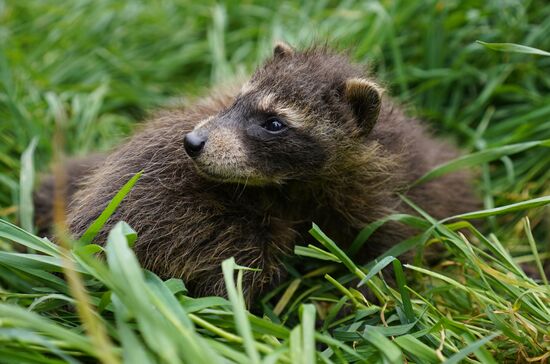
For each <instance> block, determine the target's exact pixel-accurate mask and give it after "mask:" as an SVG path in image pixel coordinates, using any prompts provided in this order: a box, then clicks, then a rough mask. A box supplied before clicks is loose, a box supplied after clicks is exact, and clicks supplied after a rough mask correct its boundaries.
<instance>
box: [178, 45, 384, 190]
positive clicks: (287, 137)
mask: <svg viewBox="0 0 550 364" xmlns="http://www.w3.org/2000/svg"><path fill="white" fill-rule="evenodd" d="M381 97H382V89H381V87H379V86H378V85H377V84H376V83H374V82H373V81H372V80H370V79H367V78H365V76H364V72H363V70H362V69H361V68H360V67H358V66H356V65H353V64H351V63H350V62H349V60H348V59H347V58H346V57H345V56H343V55H341V54H336V53H331V52H330V51H328V50H327V49H325V48H312V49H308V50H305V51H303V52H299V51H295V50H294V49H293V48H291V47H290V46H289V45H287V44H284V43H280V44H277V45H276V46H275V48H274V50H273V56H272V57H271V59H269V60H268V61H267V62H266V63H265V64H264V65H263V66H261V67H260V68H258V69H257V70H256V71H255V73H254V74H253V76H252V78H251V79H250V80H249V81H248V82H247V83H246V84H244V86H243V87H242V89H241V90H240V92H239V94H238V95H237V96H236V98H235V100H234V102H233V104H232V105H231V106H230V107H228V108H227V109H225V110H222V111H221V112H220V113H218V114H217V115H215V116H212V117H210V118H208V119H206V120H202V121H200V122H199V123H198V124H197V125H196V126H195V128H194V130H193V131H192V132H190V133H188V134H187V135H186V136H185V138H184V145H185V150H186V152H187V154H188V155H189V156H190V157H191V158H192V160H193V162H194V163H195V165H196V167H197V168H198V171H199V173H201V174H203V175H205V176H206V177H208V178H211V179H214V180H218V181H222V182H233V183H246V184H250V185H266V184H281V183H284V182H285V181H289V180H298V181H308V180H314V179H315V178H317V176H319V175H320V174H321V173H322V171H324V170H330V169H334V168H335V167H336V166H335V164H337V163H338V157H339V156H342V155H344V154H343V153H346V152H350V151H352V150H353V148H354V146H358V145H361V144H362V143H364V138H365V136H367V135H368V134H369V133H370V131H371V130H372V128H373V127H374V125H375V123H376V121H377V119H378V114H379V111H380V106H381Z"/></svg>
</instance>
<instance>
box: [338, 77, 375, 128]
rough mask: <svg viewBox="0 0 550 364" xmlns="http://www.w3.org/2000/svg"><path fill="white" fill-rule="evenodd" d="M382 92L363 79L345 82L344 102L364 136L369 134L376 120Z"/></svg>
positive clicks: (372, 83)
mask: <svg viewBox="0 0 550 364" xmlns="http://www.w3.org/2000/svg"><path fill="white" fill-rule="evenodd" d="M383 91H384V90H383V89H382V88H381V87H380V86H378V85H377V84H376V83H374V82H372V81H369V80H366V79H364V78H350V79H348V80H346V86H345V90H344V95H345V98H346V101H347V102H348V103H349V105H350V106H351V109H352V110H353V114H354V116H355V119H356V120H357V123H358V124H359V125H360V126H361V128H362V129H363V131H364V133H365V134H368V133H370V131H371V130H372V128H373V127H374V125H375V124H376V121H377V120H378V114H380V107H381V106H382V93H383Z"/></svg>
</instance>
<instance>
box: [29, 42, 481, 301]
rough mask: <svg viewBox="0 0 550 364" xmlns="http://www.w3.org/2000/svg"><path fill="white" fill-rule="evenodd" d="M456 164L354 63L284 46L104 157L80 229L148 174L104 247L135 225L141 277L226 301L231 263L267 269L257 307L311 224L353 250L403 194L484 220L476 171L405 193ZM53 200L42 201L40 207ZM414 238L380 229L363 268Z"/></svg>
mask: <svg viewBox="0 0 550 364" xmlns="http://www.w3.org/2000/svg"><path fill="white" fill-rule="evenodd" d="M456 156H457V151H456V150H455V149H454V148H453V147H451V146H450V145H448V144H447V143H445V142H442V141H440V140H438V139H435V138H434V137H433V136H431V135H430V134H429V133H428V132H427V131H426V129H425V128H424V127H423V126H422V124H421V122H420V121H418V120H416V119H413V118H409V117H407V116H405V115H404V114H403V112H402V111H401V110H400V109H399V108H398V107H397V106H396V105H395V104H394V103H393V102H392V101H391V100H390V99H389V98H387V97H385V96H384V95H383V89H382V87H381V86H380V85H379V84H378V83H377V81H376V80H375V79H374V78H373V77H372V76H371V75H368V74H366V72H365V71H364V70H363V68H362V67H360V66H358V65H355V64H353V63H351V62H350V61H349V60H348V58H347V57H346V56H344V55H342V54H340V53H336V52H332V51H330V50H329V49H326V48H324V47H322V48H310V49H306V50H303V51H297V50H294V49H293V48H291V47H290V46H288V45H286V44H278V45H277V46H276V47H275V48H274V51H273V56H272V57H271V58H270V59H269V60H267V61H266V62H265V63H264V64H263V65H262V66H260V67H259V68H258V69H257V70H256V71H255V73H254V74H253V75H252V77H251V78H250V80H249V81H248V82H246V83H245V84H244V85H242V87H240V88H239V89H236V90H232V91H223V92H221V91H216V90H215V89H214V90H213V92H212V93H211V94H210V95H209V96H205V97H204V98H202V99H200V100H198V102H196V104H195V105H194V106H192V107H190V108H188V109H185V110H184V109H173V110H167V111H164V112H161V114H160V115H159V116H157V117H156V118H155V119H154V120H151V121H149V122H148V123H146V124H145V125H144V127H143V128H142V129H141V130H140V131H139V132H137V134H135V135H134V136H133V137H132V138H130V139H129V140H128V141H127V142H126V143H124V144H123V145H122V146H120V147H119V148H118V149H116V150H115V151H113V152H112V153H110V154H109V155H107V156H105V157H103V158H102V159H101V161H98V160H97V158H95V159H94V161H93V163H95V168H87V169H86V171H87V172H86V173H85V174H86V178H85V183H83V184H82V185H81V186H78V191H77V192H76V193H75V194H74V197H72V202H71V204H70V208H69V225H70V229H71V231H72V233H74V235H75V236H77V237H78V236H80V235H81V234H82V233H83V232H84V231H85V230H86V228H87V227H88V226H89V225H90V224H91V222H92V221H93V220H94V219H95V218H97V217H98V215H99V214H100V213H101V211H102V210H103V209H104V208H105V206H106V205H107V203H108V201H109V200H110V199H111V198H112V197H113V196H114V195H115V193H116V192H117V191H118V190H119V189H120V188H121V187H122V185H123V184H124V183H125V182H126V181H128V180H129V179H130V178H131V177H132V176H133V175H134V174H135V173H137V172H139V171H141V170H143V176H142V177H141V179H140V180H139V181H138V183H137V184H136V186H135V187H134V189H133V190H132V191H131V192H130V193H129V194H128V195H127V197H126V198H125V200H124V201H123V202H122V204H121V205H120V207H119V208H118V210H117V211H116V213H115V214H114V215H113V216H112V217H111V218H110V220H109V221H108V223H107V225H106V227H105V228H104V230H103V231H102V232H101V233H100V235H99V236H98V237H97V238H96V242H97V243H102V242H104V241H105V239H106V234H107V232H108V231H109V229H110V228H111V227H112V226H113V224H115V223H116V222H117V221H120V220H124V221H126V222H128V223H129V224H130V225H131V226H132V227H133V228H134V229H135V230H136V231H137V233H138V241H137V243H136V244H135V248H134V249H135V253H136V254H137V257H138V258H139V260H140V262H141V264H142V265H143V267H145V268H147V269H150V270H152V271H154V272H155V273H157V274H158V275H159V276H161V277H163V278H167V277H179V278H183V279H184V281H185V283H186V284H187V286H188V287H189V289H190V290H191V292H192V293H193V294H195V295H223V294H224V293H225V289H224V283H223V278H222V275H221V268H220V264H221V262H222V261H223V260H225V259H227V258H229V257H232V256H233V257H235V259H236V261H237V263H238V264H241V265H245V266H249V267H254V268H260V269H261V270H260V271H258V272H250V273H247V274H245V287H246V295H247V298H248V299H249V300H251V299H253V298H254V297H256V296H257V295H258V294H259V293H260V292H262V291H263V290H265V289H266V288H269V287H270V285H272V284H274V283H275V282H277V281H278V280H279V279H280V278H281V275H282V273H283V271H284V269H283V267H282V264H281V262H280V259H281V257H283V256H285V255H287V254H291V253H292V250H293V247H294V245H295V244H296V243H300V242H302V241H303V239H304V238H305V237H306V236H307V230H308V229H309V228H310V227H311V222H315V223H317V224H318V225H319V226H320V227H321V229H323V231H325V232H326V233H327V235H328V236H330V237H332V238H334V239H335V240H336V241H337V242H339V243H340V244H342V245H343V246H344V247H345V246H346V244H349V243H350V242H351V241H353V238H354V237H355V235H356V234H357V232H358V231H359V230H360V229H361V228H363V227H364V226H365V225H366V224H368V223H370V222H372V221H374V220H377V219H380V218H382V217H384V216H386V215H388V214H390V213H394V212H399V211H408V210H407V209H406V207H405V206H404V204H403V203H402V201H401V199H400V198H399V196H397V192H402V191H407V192H406V194H407V196H408V197H409V198H410V199H412V200H413V201H414V202H416V203H417V204H418V205H420V206H421V207H422V208H424V209H425V210H426V211H428V212H429V213H430V214H432V215H433V216H435V217H436V218H441V217H445V216H450V215H453V214H457V213H461V212H464V211H466V210H471V209H474V208H475V207H476V205H477V200H476V199H475V198H474V196H473V193H472V189H471V177H470V176H469V175H468V174H467V173H465V172H460V173H454V174H450V175H446V176H444V177H441V178H439V179H437V180H433V181H431V182H428V183H426V184H423V185H418V186H414V187H412V188H410V189H408V190H407V188H408V187H409V185H410V184H411V182H413V181H415V180H416V179H417V178H419V177H420V176H422V175H423V174H424V173H426V172H427V171H429V170H430V169H431V168H433V167H434V166H436V165H438V164H440V163H443V162H445V161H447V160H449V159H452V158H454V157H456ZM88 163H90V162H89V161H88ZM72 170H76V171H77V172H76V173H79V172H78V171H81V170H82V169H79V168H73V169H71V168H69V173H71V172H72ZM73 180H75V181H77V180H78V178H76V179H75V178H71V179H69V181H73ZM46 195H48V194H47V193H44V191H42V193H40V191H39V193H38V194H37V204H38V205H40V204H44V200H46V199H47V198H46V197H45V196H46ZM410 233H411V232H410V231H409V230H408V229H407V228H405V227H404V226H401V225H398V224H394V225H393V226H391V228H385V227H382V228H381V229H380V230H379V231H377V232H376V233H375V234H374V235H373V236H372V237H371V238H370V239H369V241H368V242H367V243H366V244H365V246H364V247H363V251H361V252H360V255H361V258H362V259H364V260H365V262H366V260H367V259H369V258H373V257H375V256H377V255H378V254H380V253H382V252H384V251H385V250H387V249H388V248H389V247H390V246H391V245H392V244H395V243H397V242H399V241H401V240H402V239H404V238H406V237H407V236H409V235H410Z"/></svg>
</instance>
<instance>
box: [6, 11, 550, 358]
mask: <svg viewBox="0 0 550 364" xmlns="http://www.w3.org/2000/svg"><path fill="white" fill-rule="evenodd" d="M548 34H550V4H548V2H547V1H544V0H538V1H537V0H532V1H520V0H506V1H500V0H488V1H474V0H466V1H434V0H422V1H399V0H396V1H380V2H378V1H343V2H341V3H339V4H338V3H336V2H330V1H324V0H321V1H310V2H304V3H300V2H298V1H291V2H284V3H277V2H271V1H259V2H256V3H252V2H244V3H240V2H237V1H226V2H225V3H224V4H217V3H214V2H211V3H206V4H199V3H198V2H191V1H187V0H181V1H176V0H174V1H150V2H145V1H108V0H74V1H63V2H59V1H54V0H27V1H15V0H7V1H2V0H0V218H1V220H0V299H1V303H0V362H2V363H61V362H70V363H78V362H93V361H97V360H100V361H103V362H106V363H113V362H118V361H123V362H126V363H137V362H140V363H141V362H143V363H154V362H166V363H179V362H188V363H204V362H207V363H209V364H210V363H218V362H227V361H229V362H236V363H248V362H251V363H258V362H266V363H274V362H282V363H313V362H325V363H331V362H336V363H339V362H366V363H401V362H404V361H405V360H406V362H408V363H439V362H445V363H458V362H471V363H477V362H479V363H507V362H510V363H512V362H514V363H515V362H527V361H533V362H544V361H548V360H549V358H550V354H549V353H550V329H549V328H550V286H549V285H548V283H547V281H546V280H535V279H532V278H530V277H529V276H527V275H526V274H525V273H524V271H523V270H522V266H521V264H527V265H528V266H529V267H531V268H532V270H533V271H539V272H540V270H542V265H543V263H544V260H545V259H550V216H549V214H548V207H545V206H546V205H548V203H550V196H549V195H550V183H549V177H550V149H548V147H550V92H549V91H550V57H548V53H547V52H548V51H550V37H549V36H548ZM274 39H284V40H286V41H288V42H290V43H291V44H294V45H302V46H304V45H309V44H311V43H312V42H314V41H324V40H326V39H329V40H330V41H329V43H330V44H333V45H335V46H336V47H338V48H341V49H348V48H349V49H351V55H352V57H353V58H354V59H355V60H357V61H359V62H370V63H371V64H372V68H373V69H374V70H375V71H376V72H377V74H378V75H380V77H381V78H382V79H383V80H384V81H385V82H386V83H387V85H388V88H389V89H390V90H391V92H392V94H393V95H394V96H395V97H396V98H398V99H399V100H401V101H402V102H404V103H405V104H407V105H408V106H409V108H410V109H411V110H410V111H411V113H414V114H416V115H419V116H421V117H423V118H424V119H426V120H428V121H429V122H431V125H432V126H433V129H434V130H436V131H437V132H438V133H440V134H442V135H445V136H448V137H449V138H451V139H453V140H454V141H456V142H457V143H459V144H460V145H461V146H462V147H463V148H464V149H465V150H466V151H467V153H469V154H467V155H466V156H465V157H463V158H461V159H459V160H457V161H454V162H451V163H450V164H448V165H446V166H443V167H441V168H439V169H436V170H435V171H433V172H432V173H430V174H429V175H427V176H426V179H428V178H433V177H435V176H437V175H438V174H440V173H445V172H448V171H450V170H455V169H456V168H472V167H475V168H477V169H478V170H479V171H480V173H479V191H480V193H481V195H482V196H483V200H484V203H485V207H486V209H485V210H484V212H478V213H472V214H465V215H461V216H459V217H456V218H449V219H445V220H444V221H434V220H433V219H432V218H431V217H429V216H426V215H425V214H424V213H423V212H422V210H421V207H418V208H417V209H418V211H419V214H418V216H405V215H395V216H391V217H388V219H392V220H399V221H402V222H404V223H407V224H410V225H412V226H415V227H417V228H419V229H420V231H422V233H421V234H420V235H418V236H416V237H414V238H412V239H410V240H407V241H405V242H403V243H401V244H399V245H398V246H396V247H395V248H393V249H392V250H391V251H390V252H388V253H387V254H386V255H385V256H384V257H381V258H380V259H379V260H378V261H377V262H370V263H369V264H368V265H367V266H366V267H364V266H360V265H358V264H359V263H363V262H357V261H354V259H353V255H352V254H351V253H350V252H344V251H342V250H341V249H339V248H338V246H337V245H336V244H335V243H334V242H333V241H331V240H330V237H327V236H325V235H324V234H323V233H322V232H321V231H320V230H319V229H318V228H317V227H316V226H313V228H312V231H311V233H312V235H313V236H314V237H315V238H316V240H317V241H318V242H319V244H318V245H317V246H309V247H305V246H298V247H297V248H296V252H295V253H296V256H298V257H299V259H300V265H301V266H302V267H304V269H302V270H301V271H300V272H298V271H297V270H296V269H294V268H293V267H292V264H290V263H291V262H290V263H289V265H288V270H289V273H290V274H289V278H288V280H286V281H285V282H283V283H282V284H281V285H280V286H279V287H278V288H277V289H275V290H274V291H273V292H270V293H269V294H268V295H267V296H266V297H264V298H263V299H262V301H261V304H259V307H258V308H257V309H256V310H255V311H254V313H253V314H251V313H249V312H248V311H246V310H245V308H244V304H243V298H242V295H241V292H240V289H239V286H240V284H239V277H240V276H241V275H242V274H243V273H244V274H246V271H243V268H242V267H238V266H236V265H235V264H234V262H233V261H232V260H228V261H226V262H225V263H224V266H223V269H224V274H225V280H226V285H227V287H228V298H227V299H225V298H220V297H207V298H198V299H195V298H191V297H188V296H187V295H186V289H185V285H184V282H181V281H180V280H175V279H172V280H168V281H165V282H163V281H161V280H160V279H159V278H158V277H156V276H155V275H154V274H151V273H150V272H145V271H142V270H141V269H140V268H139V265H138V262H137V260H136V259H135V257H134V255H133V253H132V250H131V246H132V244H133V242H134V241H135V239H136V235H135V233H134V232H133V230H132V229H131V228H130V227H129V226H127V225H126V224H124V223H120V224H119V225H117V226H116V227H115V228H114V229H113V230H112V232H111V234H110V236H109V240H108V243H107V244H106V245H105V247H103V248H102V247H99V246H97V245H93V244H88V245H84V244H80V245H75V247H74V248H73V249H72V250H67V249H66V248H65V247H64V246H63V245H61V246H58V245H56V244H53V243H51V242H49V241H47V240H45V239H41V238H38V237H36V236H35V235H33V234H32V230H33V226H32V221H33V220H32V216H33V209H32V205H31V204H30V201H31V196H32V189H33V181H34V180H35V178H34V174H35V171H36V172H37V173H38V172H40V171H45V170H47V168H48V163H49V162H50V161H51V158H52V151H53V149H54V143H53V139H54V138H53V135H54V131H55V129H56V128H57V129H58V130H60V132H61V134H62V135H64V139H65V149H66V152H67V153H68V154H85V153H88V152H90V151H94V150H105V149H108V148H110V147H112V146H114V145H116V144H117V142H119V141H120V140H121V138H122V137H124V136H125V135H128V134H129V133H131V130H132V129H133V128H134V127H135V125H136V122H138V121H140V120H143V119H144V118H145V117H146V114H147V112H149V111H150V110H152V109H154V108H158V107H162V106H163V105H170V104H173V103H174V102H176V100H177V99H176V98H177V97H180V96H181V95H200V92H201V91H203V90H204V89H206V88H207V87H208V86H209V85H213V84H217V83H219V82H223V81H224V80H229V79H231V78H233V77H239V76H242V75H243V74H246V73H248V72H250V71H251V70H252V67H253V66H254V65H255V64H257V63H258V62H260V61H261V60H262V59H264V58H265V57H266V56H267V55H268V54H269V52H270V51H271V43H272V41H273V40H274ZM478 40H479V41H481V42H476V41H478ZM482 42H485V43H489V44H485V43H482ZM526 47H533V48H526ZM33 160H34V163H33ZM138 177H139V176H137V177H136V178H138ZM132 182H134V181H131V182H130V183H132ZM127 187H128V188H129V186H127ZM128 188H127V189H126V190H125V191H122V192H121V196H122V195H123V194H124V193H125V192H127V190H128ZM121 196H120V197H121ZM114 205H116V201H114V203H113V206H110V207H111V208H114V207H115V206H114ZM109 212H112V209H110V210H109V211H107V212H106V214H108V213H109ZM103 217H105V216H103ZM473 218H481V219H482V221H483V226H481V227H480V228H479V230H478V229H476V228H474V227H473V226H472V225H471V224H470V222H469V221H470V220H472V219H473ZM102 221H103V220H98V221H97V222H96V224H94V225H93V227H92V228H90V229H89V230H88V232H87V236H86V240H87V241H90V240H91V238H92V237H93V236H94V234H95V232H96V231H97V229H98V228H100V227H101V224H102ZM17 225H18V226H20V227H21V228H20V227H17ZM376 225H377V224H373V225H371V226H368V227H366V228H365V230H364V231H363V232H361V234H360V235H359V236H358V238H357V239H356V241H355V242H354V247H359V246H361V245H362V244H367V245H368V244H369V242H368V236H369V235H370V233H372V231H373V229H374V228H376ZM476 226H477V225H476ZM466 232H468V233H466ZM428 244H440V245H442V246H444V247H445V248H446V253H445V255H444V257H443V258H444V259H443V261H442V262H441V263H440V264H439V265H438V266H436V267H429V266H426V265H425V264H423V263H422V260H421V259H417V260H415V261H414V263H411V264H401V262H399V260H397V259H395V258H394V256H398V254H399V253H400V252H403V251H405V250H410V249H415V250H416V251H418V253H419V254H418V255H419V257H420V255H421V252H422V248H423V247H424V246H425V245H428ZM101 250H104V253H105V254H104V255H105V257H106V259H103V260H98V259H97V258H96V255H95V253H97V252H99V251H101ZM67 265H70V266H73V267H75V271H72V273H71V274H69V275H68V276H67V279H64V275H63V274H61V273H60V272H62V271H63V266H67ZM388 266H392V267H393V271H394V273H392V274H393V275H395V278H396V279H395V281H396V284H394V285H392V286H388V284H387V283H386V281H385V280H384V277H382V276H381V275H380V274H378V273H380V272H381V271H382V270H384V269H385V268H386V267H388ZM386 270H387V269H386ZM235 272H238V273H235ZM79 277H80V278H81V280H82V281H80V279H79ZM359 281H360V282H361V284H360V287H358V284H357V282H359ZM68 282H70V284H69V283H68ZM79 282H80V283H83V286H84V287H85V288H86V290H87V291H88V293H89V297H88V298H86V296H83V294H82V293H83V290H82V289H81V288H79V285H78V283H79ZM367 291H368V292H370V294H368V295H367V296H368V297H367V298H365V296H364V295H365V292H367ZM371 295H374V296H376V297H377V298H378V301H380V302H376V303H374V302H373V300H372V297H370V296H371Z"/></svg>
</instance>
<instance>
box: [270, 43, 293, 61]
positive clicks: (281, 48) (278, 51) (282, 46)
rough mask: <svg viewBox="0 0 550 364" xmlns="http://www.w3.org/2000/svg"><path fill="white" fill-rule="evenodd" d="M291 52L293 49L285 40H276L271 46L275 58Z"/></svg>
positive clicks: (291, 53)
mask: <svg viewBox="0 0 550 364" xmlns="http://www.w3.org/2000/svg"><path fill="white" fill-rule="evenodd" d="M293 54H294V49H293V48H292V47H291V46H289V45H288V44H287V43H285V42H277V43H275V47H273V57H275V58H282V57H287V56H291V55H293Z"/></svg>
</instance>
